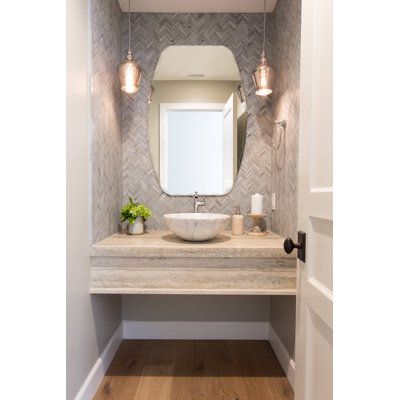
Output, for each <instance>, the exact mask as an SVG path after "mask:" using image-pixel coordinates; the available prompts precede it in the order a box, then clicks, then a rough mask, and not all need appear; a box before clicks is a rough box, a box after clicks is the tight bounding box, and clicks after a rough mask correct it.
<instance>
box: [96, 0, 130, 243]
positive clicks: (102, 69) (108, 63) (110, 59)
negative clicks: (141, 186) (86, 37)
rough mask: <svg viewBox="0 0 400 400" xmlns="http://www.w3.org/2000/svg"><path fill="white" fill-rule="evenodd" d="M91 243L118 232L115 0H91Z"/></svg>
mask: <svg viewBox="0 0 400 400" xmlns="http://www.w3.org/2000/svg"><path fill="white" fill-rule="evenodd" d="M91 6H92V9H91V16H92V77H91V86H92V87H91V89H92V102H91V112H92V134H91V153H92V154H91V157H92V171H91V180H92V235H91V236H92V237H91V240H92V243H95V242H98V241H99V240H102V239H104V238H106V237H107V236H110V235H112V234H114V233H115V232H117V231H118V226H119V207H120V205H121V190H122V182H121V171H122V137H121V129H122V128H121V126H122V125H121V124H122V122H121V119H122V116H121V92H120V89H119V86H118V81H117V66H118V63H119V61H120V57H121V17H122V13H121V9H120V8H119V4H118V2H117V1H112V0H93V1H92V4H91Z"/></svg>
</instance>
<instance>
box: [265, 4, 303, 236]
mask: <svg viewBox="0 0 400 400" xmlns="http://www.w3.org/2000/svg"><path fill="white" fill-rule="evenodd" d="M273 17H274V18H273V24H274V29H273V36H272V38H273V39H272V40H273V43H274V45H273V51H272V60H273V65H274V67H275V68H276V77H275V83H274V94H273V96H272V101H273V107H274V115H275V119H276V120H280V119H286V120H287V127H286V130H285V131H284V136H282V141H281V146H280V147H279V149H278V151H275V150H274V149H273V151H272V192H273V193H275V194H276V211H275V212H273V213H272V221H271V222H272V230H273V231H274V232H275V233H277V234H279V235H281V236H291V237H292V238H296V237H297V233H296V231H297V165H298V136H299V89H300V34H301V32H300V31H301V1H300V0H278V1H277V3H276V6H275V9H274V13H273ZM281 129H282V128H280V127H278V126H275V128H274V136H273V137H274V143H277V142H278V135H279V133H281V132H280V130H281Z"/></svg>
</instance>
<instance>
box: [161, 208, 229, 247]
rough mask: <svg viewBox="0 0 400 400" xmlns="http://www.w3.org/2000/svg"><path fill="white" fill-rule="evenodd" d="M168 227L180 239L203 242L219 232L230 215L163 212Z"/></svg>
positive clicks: (225, 224)
mask: <svg viewBox="0 0 400 400" xmlns="http://www.w3.org/2000/svg"><path fill="white" fill-rule="evenodd" d="M164 219H165V222H166V224H167V226H168V228H169V229H170V230H171V231H172V232H173V233H175V235H177V236H179V237H180V238H181V239H184V240H188V241H189V242H203V241H205V240H210V239H212V238H213V237H215V236H217V235H218V234H219V233H221V232H222V231H223V230H224V229H225V228H226V226H227V225H228V222H229V219H230V216H229V215H225V214H213V213H176V214H165V215H164Z"/></svg>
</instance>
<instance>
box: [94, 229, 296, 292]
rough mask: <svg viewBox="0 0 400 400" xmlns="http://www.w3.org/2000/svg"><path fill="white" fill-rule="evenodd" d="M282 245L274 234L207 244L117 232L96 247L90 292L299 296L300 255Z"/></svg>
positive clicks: (217, 239)
mask: <svg viewBox="0 0 400 400" xmlns="http://www.w3.org/2000/svg"><path fill="white" fill-rule="evenodd" d="M282 244H283V238H281V237H280V236H277V235H275V234H274V233H268V235H266V236H264V237H253V236H246V235H244V236H232V235H231V234H229V233H223V234H220V235H218V236H217V237H215V238H214V239H212V240H210V241H208V242H186V241H184V240H182V239H179V238H178V237H177V236H175V235H174V234H172V233H171V232H168V231H154V232H148V233H145V234H144V235H140V236H130V235H126V234H123V233H119V234H115V235H113V236H111V237H109V238H107V239H105V240H103V241H101V242H99V243H97V244H95V245H94V246H93V247H92V250H91V260H92V287H91V293H109V294H114V293H121V294H124V293H125V294H141V293H142V294H146V293H147V294H156V293H157V294H246V295H295V294H296V258H295V257H296V256H295V254H294V253H292V254H290V255H288V254H286V253H285V252H284V250H283V247H282Z"/></svg>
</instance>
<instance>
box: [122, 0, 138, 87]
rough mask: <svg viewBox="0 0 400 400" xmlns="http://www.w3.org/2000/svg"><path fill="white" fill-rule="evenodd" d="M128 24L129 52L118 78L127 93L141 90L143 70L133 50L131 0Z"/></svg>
mask: <svg viewBox="0 0 400 400" xmlns="http://www.w3.org/2000/svg"><path fill="white" fill-rule="evenodd" d="M128 24H129V25H128V35H129V36H128V43H129V45H128V53H127V54H126V60H125V61H124V62H122V63H121V64H120V65H119V67H118V78H119V83H120V86H121V90H122V91H123V92H125V93H130V94H132V93H136V92H137V91H138V90H139V82H140V76H141V74H142V70H141V68H140V67H139V65H138V64H136V63H135V62H134V61H133V57H132V51H131V0H129V21H128Z"/></svg>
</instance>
